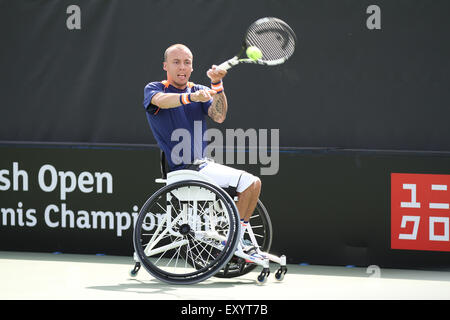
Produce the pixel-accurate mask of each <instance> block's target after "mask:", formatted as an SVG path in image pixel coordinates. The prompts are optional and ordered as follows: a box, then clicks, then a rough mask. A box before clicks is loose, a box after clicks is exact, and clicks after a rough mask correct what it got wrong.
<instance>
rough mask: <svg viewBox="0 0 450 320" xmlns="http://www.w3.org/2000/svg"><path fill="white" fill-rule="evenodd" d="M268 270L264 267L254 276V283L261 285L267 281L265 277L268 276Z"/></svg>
mask: <svg viewBox="0 0 450 320" xmlns="http://www.w3.org/2000/svg"><path fill="white" fill-rule="evenodd" d="M269 274H270V270H269V269H268V268H264V269H263V270H262V271H261V273H260V274H259V276H258V277H257V278H256V284H257V285H260V286H261V285H263V284H265V283H266V282H267V278H268V277H269Z"/></svg>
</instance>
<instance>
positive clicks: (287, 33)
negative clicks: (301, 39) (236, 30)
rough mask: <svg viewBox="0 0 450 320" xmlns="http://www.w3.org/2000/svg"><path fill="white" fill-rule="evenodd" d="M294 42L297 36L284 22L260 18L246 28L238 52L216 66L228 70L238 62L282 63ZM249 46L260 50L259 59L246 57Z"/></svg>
mask: <svg viewBox="0 0 450 320" xmlns="http://www.w3.org/2000/svg"><path fill="white" fill-rule="evenodd" d="M296 43H297V36H296V35H295V33H294V31H293V30H292V29H291V27H289V25H288V24H287V23H286V22H284V21H282V20H280V19H278V18H273V17H266V18H261V19H258V20H257V21H255V22H254V23H252V25H251V26H250V27H249V28H248V29H247V33H246V34H245V38H244V42H243V44H242V47H241V50H240V51H239V53H238V54H237V55H236V56H234V57H233V58H231V59H229V60H227V61H225V62H224V63H222V64H220V65H219V66H217V68H220V69H222V70H228V69H230V68H232V67H234V66H236V65H238V64H240V63H253V64H261V65H267V66H275V65H278V64H282V63H284V62H285V61H286V60H287V59H289V57H290V56H292V54H293V53H294V51H295V46H296ZM250 47H256V48H258V49H259V50H260V55H261V54H262V55H261V57H260V58H259V59H250V58H249V57H247V49H248V48H250ZM252 49H253V48H252Z"/></svg>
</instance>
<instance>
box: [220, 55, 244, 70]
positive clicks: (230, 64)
mask: <svg viewBox="0 0 450 320" xmlns="http://www.w3.org/2000/svg"><path fill="white" fill-rule="evenodd" d="M238 60H239V59H238V57H233V58H231V59H230V60H227V61H225V62H224V63H222V64H220V65H218V66H217V68H218V69H222V70H228V69H230V68H231V67H233V66H235V65H237V64H238V63H239V61H238Z"/></svg>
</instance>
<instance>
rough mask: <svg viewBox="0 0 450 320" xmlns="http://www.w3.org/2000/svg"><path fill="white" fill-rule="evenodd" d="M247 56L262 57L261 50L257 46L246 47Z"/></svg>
mask: <svg viewBox="0 0 450 320" xmlns="http://www.w3.org/2000/svg"><path fill="white" fill-rule="evenodd" d="M246 53H247V57H249V58H250V59H252V60H258V59H261V58H262V52H261V50H259V49H258V47H254V46H252V47H248V48H247V51H246Z"/></svg>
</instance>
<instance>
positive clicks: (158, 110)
mask: <svg viewBox="0 0 450 320" xmlns="http://www.w3.org/2000/svg"><path fill="white" fill-rule="evenodd" d="M163 70H165V71H166V73H167V79H166V80H164V81H159V82H151V83H149V84H147V85H146V86H145V89H144V102H143V104H144V107H145V109H146V111H147V112H146V114H147V119H148V122H149V124H150V128H151V130H152V132H153V135H154V137H155V139H156V141H157V142H158V145H159V147H160V148H161V149H162V150H163V151H164V153H165V154H166V156H167V162H168V165H169V170H170V171H173V170H179V169H185V168H189V169H190V168H192V165H193V164H195V165H196V168H197V169H198V170H199V171H200V172H201V173H202V174H205V175H206V176H208V177H210V178H211V179H213V181H215V182H216V183H217V184H218V185H219V186H220V187H222V188H228V187H233V188H236V191H237V196H238V201H237V203H236V207H237V208H238V210H239V214H240V218H241V226H242V228H241V230H242V235H243V234H244V232H245V228H246V226H247V223H248V221H249V219H250V216H251V215H252V213H253V211H254V210H255V207H256V204H257V201H258V198H259V194H260V192H261V181H260V179H259V178H258V177H256V176H254V175H252V174H250V173H248V172H245V171H242V170H237V169H235V168H231V167H229V166H225V165H221V164H218V163H215V162H214V161H212V160H209V159H206V158H205V157H204V154H205V149H206V142H205V141H203V139H202V137H203V134H201V135H194V121H201V124H202V130H203V132H205V131H206V120H205V118H206V116H209V117H210V118H211V119H212V120H214V121H215V122H217V123H222V122H223V121H224V120H225V118H226V115H227V111H228V103H227V98H226V95H225V91H224V89H223V82H222V79H223V78H224V77H225V75H226V73H227V72H226V71H225V70H221V69H218V68H216V66H214V65H213V66H212V67H211V69H209V70H208V71H207V73H206V74H207V76H208V78H209V79H211V88H208V87H206V86H203V85H198V84H193V83H192V82H189V78H190V76H191V73H192V71H193V55H192V52H191V50H190V49H189V48H188V47H187V46H185V45H183V44H175V45H172V46H170V47H169V48H167V50H166V51H165V53H164V61H163ZM179 128H184V129H186V130H188V131H189V133H190V135H191V159H190V163H187V162H189V161H186V160H184V161H182V162H181V163H180V159H178V158H177V159H172V149H173V148H174V146H175V145H176V144H177V143H178V142H177V141H172V140H171V136H172V132H173V131H174V130H176V129H179ZM194 138H196V139H197V140H199V141H194ZM200 140H202V141H200Z"/></svg>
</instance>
